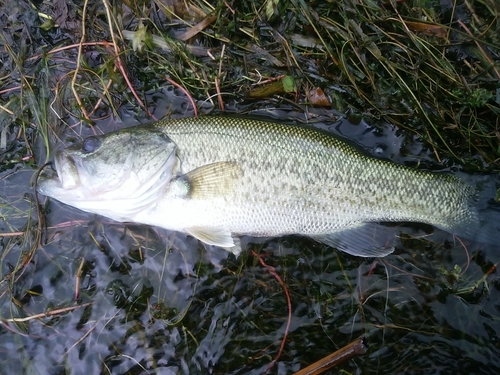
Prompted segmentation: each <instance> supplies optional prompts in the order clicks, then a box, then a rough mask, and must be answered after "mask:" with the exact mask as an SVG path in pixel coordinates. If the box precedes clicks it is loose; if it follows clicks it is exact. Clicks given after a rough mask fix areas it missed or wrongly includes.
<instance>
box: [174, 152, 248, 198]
mask: <svg viewBox="0 0 500 375" xmlns="http://www.w3.org/2000/svg"><path fill="white" fill-rule="evenodd" d="M241 175H242V170H241V166H240V165H239V164H238V163H236V162H230V161H225V162H218V163H213V164H208V165H204V166H202V167H199V168H196V169H194V170H192V171H191V172H188V173H186V174H185V175H183V176H181V177H179V178H178V179H177V180H176V182H175V183H176V184H177V185H179V186H182V189H181V190H182V191H184V192H185V196H186V198H193V199H210V198H214V197H220V196H225V195H227V194H229V193H231V192H232V191H233V190H234V188H235V187H236V184H237V182H238V181H239V180H240V177H241Z"/></svg>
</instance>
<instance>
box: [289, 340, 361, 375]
mask: <svg viewBox="0 0 500 375" xmlns="http://www.w3.org/2000/svg"><path fill="white" fill-rule="evenodd" d="M367 349H368V345H367V343H366V340H365V338H364V337H361V338H359V339H357V340H355V341H353V342H351V343H349V344H347V345H346V346H344V347H343V348H341V349H339V350H337V351H336V352H334V353H332V354H330V355H328V356H326V357H325V358H322V359H320V360H319V361H317V362H315V363H313V364H312V365H309V366H307V367H306V368H303V369H302V370H300V371H297V372H296V373H294V374H293V375H319V374H322V373H323V372H325V371H326V370H328V369H331V368H332V367H335V366H338V365H339V364H341V363H343V362H345V361H347V360H348V359H351V358H354V357H357V356H359V355H362V354H365V353H366V351H367Z"/></svg>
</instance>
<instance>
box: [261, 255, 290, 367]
mask: <svg viewBox="0 0 500 375" xmlns="http://www.w3.org/2000/svg"><path fill="white" fill-rule="evenodd" d="M252 255H253V256H254V257H256V258H259V262H260V264H261V265H262V267H264V268H266V269H267V270H268V271H269V273H270V274H271V275H273V276H274V278H275V279H276V280H277V281H278V283H279V284H280V285H281V287H282V288H283V291H284V292H285V295H286V302H287V305H288V319H287V321H286V327H285V333H284V334H283V339H282V340H281V345H280V349H279V351H278V354H276V357H274V359H273V360H272V361H271V363H270V364H269V366H267V369H266V373H268V372H269V371H270V370H271V369H272V368H273V366H274V364H275V363H276V362H277V361H278V359H279V357H281V353H282V352H283V348H284V347H285V343H286V339H287V337H288V332H289V330H290V323H291V322H292V301H291V299H290V294H289V293H288V289H287V287H286V285H285V283H284V282H283V280H282V279H281V277H280V275H278V273H277V272H276V269H275V268H274V267H272V266H268V265H267V264H266V262H264V260H263V259H262V257H261V256H260V255H259V254H257V253H256V252H254V251H253V250H252Z"/></svg>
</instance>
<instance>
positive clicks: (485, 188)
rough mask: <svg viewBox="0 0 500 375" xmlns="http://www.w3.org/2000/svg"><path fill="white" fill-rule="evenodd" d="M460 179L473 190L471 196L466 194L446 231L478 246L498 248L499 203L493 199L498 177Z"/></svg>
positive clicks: (499, 237) (499, 226)
mask: <svg viewBox="0 0 500 375" xmlns="http://www.w3.org/2000/svg"><path fill="white" fill-rule="evenodd" d="M462 179H463V180H465V182H466V183H467V184H468V185H469V186H470V187H472V188H473V190H472V191H473V193H472V194H470V193H468V196H467V197H466V202H465V203H466V204H465V206H464V208H463V209H462V210H461V211H460V212H459V213H458V215H457V216H456V219H455V223H454V225H453V226H452V228H451V230H450V232H452V233H453V234H455V235H457V236H458V237H462V238H464V239H467V240H471V241H475V242H478V243H483V244H497V245H498V246H499V248H500V202H498V201H496V200H495V199H496V198H495V197H496V196H497V194H498V191H499V188H500V178H497V179H495V178H494V177H492V176H491V175H484V176H478V175H474V176H470V175H469V176H464V177H462Z"/></svg>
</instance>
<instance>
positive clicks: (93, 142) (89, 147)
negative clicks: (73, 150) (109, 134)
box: [82, 136, 101, 153]
mask: <svg viewBox="0 0 500 375" xmlns="http://www.w3.org/2000/svg"><path fill="white" fill-rule="evenodd" d="M100 145H101V140H100V139H99V138H97V137H94V136H90V137H88V138H86V139H85V140H84V141H83V144H82V151H83V152H85V153H90V152H94V151H95V150H97V149H98V148H99V146H100Z"/></svg>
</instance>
